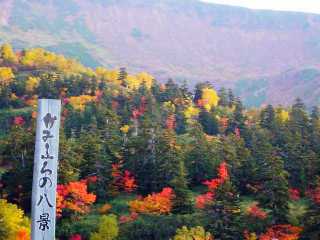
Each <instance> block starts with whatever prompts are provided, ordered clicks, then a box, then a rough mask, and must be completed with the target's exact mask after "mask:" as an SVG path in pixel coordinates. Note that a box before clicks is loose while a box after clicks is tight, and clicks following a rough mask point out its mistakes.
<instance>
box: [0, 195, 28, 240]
mask: <svg viewBox="0 0 320 240" xmlns="http://www.w3.org/2000/svg"><path fill="white" fill-rule="evenodd" d="M28 239H30V221H29V219H28V218H27V217H25V216H24V213H23V211H22V210H21V209H19V208H18V207H17V206H16V205H15V204H11V203H8V202H7V201H6V200H4V199H0V240H28Z"/></svg>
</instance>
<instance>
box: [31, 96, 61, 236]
mask: <svg viewBox="0 0 320 240" xmlns="http://www.w3.org/2000/svg"><path fill="white" fill-rule="evenodd" d="M60 111H61V101H60V100H54V99H40V100H39V101H38V113H37V132H36V146H35V154H34V168H33V184H32V229H31V237H32V238H31V239H32V240H54V239H55V223H56V188H57V165H58V153H59V127H60Z"/></svg>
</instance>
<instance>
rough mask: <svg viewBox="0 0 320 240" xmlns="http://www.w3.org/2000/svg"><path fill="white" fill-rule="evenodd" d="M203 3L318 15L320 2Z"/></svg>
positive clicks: (219, 0) (251, 0)
mask: <svg viewBox="0 0 320 240" xmlns="http://www.w3.org/2000/svg"><path fill="white" fill-rule="evenodd" d="M202 1H203V2H210V3H220V4H227V5H234V6H242V7H248V8H253V9H271V10H283V11H298V12H310V13H319V14H320V0H202Z"/></svg>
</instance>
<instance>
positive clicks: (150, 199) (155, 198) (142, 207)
mask: <svg viewBox="0 0 320 240" xmlns="http://www.w3.org/2000/svg"><path fill="white" fill-rule="evenodd" d="M174 197H175V195H174V192H173V189H172V188H169V187H166V188H163V189H162V191H161V192H159V193H152V194H149V195H148V196H146V197H145V198H142V199H136V200H133V201H130V202H129V206H130V210H131V212H137V213H145V214H155V215H160V214H168V213H170V211H171V209H172V200H173V199H174Z"/></svg>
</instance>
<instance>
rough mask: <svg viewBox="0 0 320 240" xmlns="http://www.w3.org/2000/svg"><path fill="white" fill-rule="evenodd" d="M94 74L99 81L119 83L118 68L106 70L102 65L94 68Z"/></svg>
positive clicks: (118, 84)
mask: <svg viewBox="0 0 320 240" xmlns="http://www.w3.org/2000/svg"><path fill="white" fill-rule="evenodd" d="M96 75H97V78H98V80H99V81H102V82H106V83H111V84H114V85H116V86H120V85H121V83H122V82H121V80H119V71H118V70H108V69H106V68H103V67H97V68H96Z"/></svg>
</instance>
